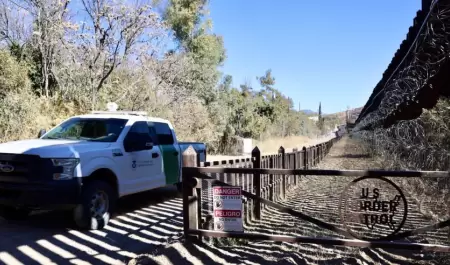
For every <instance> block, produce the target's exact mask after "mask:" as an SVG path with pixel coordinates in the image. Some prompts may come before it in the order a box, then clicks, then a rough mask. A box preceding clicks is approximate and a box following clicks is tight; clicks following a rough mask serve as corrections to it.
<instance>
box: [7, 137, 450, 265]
mask: <svg viewBox="0 0 450 265" xmlns="http://www.w3.org/2000/svg"><path fill="white" fill-rule="evenodd" d="M319 167H320V168H324V169H367V168H377V167H378V164H377V163H376V161H373V160H371V159H370V158H368V157H367V156H366V155H365V154H364V153H362V150H361V148H360V147H359V146H358V145H357V144H355V143H354V142H352V141H349V140H348V139H345V138H344V139H343V140H341V141H340V142H338V143H337V144H336V145H335V146H334V147H333V148H332V150H331V152H330V154H329V155H328V156H327V157H326V158H325V160H324V161H323V162H322V163H320V165H319ZM349 181H350V179H348V180H347V179H343V178H339V177H331V178H329V179H327V178H324V177H315V176H309V177H302V178H301V182H300V185H299V186H298V187H297V188H295V189H292V190H291V191H290V192H289V193H288V199H287V200H286V201H285V202H283V204H284V205H286V206H288V207H292V208H295V209H296V210H299V211H301V212H303V213H305V214H308V215H310V216H312V217H315V218H319V219H321V220H324V221H326V222H329V223H333V224H336V225H338V226H339V225H341V224H340V220H339V215H338V213H337V209H338V201H339V196H340V194H341V193H342V190H343V186H344V185H345V184H346V183H348V182H349ZM409 208H410V209H409V214H408V222H407V223H406V225H405V228H408V229H410V228H415V227H419V226H423V225H429V224H430V221H429V220H427V219H425V218H424V217H422V216H421V215H420V214H419V213H418V212H417V211H416V208H417V206H416V205H414V204H413V203H411V204H410V205H409ZM71 227H73V226H72V221H71V218H70V215H69V214H68V213H66V212H49V213H36V214H34V215H32V216H31V217H30V218H29V219H28V220H26V221H20V222H18V221H16V222H4V221H3V222H1V221H0V262H1V263H3V264H26V265H28V264H123V263H127V262H128V261H129V260H130V259H132V258H133V257H135V256H136V255H137V254H140V253H148V254H150V255H151V260H152V262H154V263H157V264H168V265H171V264H176V265H181V264H196V265H197V264H249V265H251V264H277V265H278V264H445V263H442V260H441V261H439V256H438V255H433V254H429V253H428V254H427V253H419V252H410V251H407V252H405V251H393V250H381V249H367V248H365V249H358V248H347V247H327V246H321V245H312V244H286V243H284V244H278V243H268V242H258V241H254V242H246V241H244V242H240V243H239V244H237V245H236V244H234V245H233V246H227V245H223V246H218V245H208V244H200V245H187V244H183V243H182V242H181V241H179V240H178V239H179V236H180V235H181V231H182V206H181V198H180V197H179V195H178V194H177V192H176V191H175V190H174V189H170V188H165V189H159V190H157V191H151V192H148V193H143V194H139V195H134V196H130V197H128V198H125V199H123V200H122V201H121V202H120V207H119V212H118V215H117V216H116V217H115V218H114V219H113V220H112V221H111V223H110V225H108V227H106V228H105V229H104V230H102V231H87V232H80V231H77V230H75V229H73V228H72V229H71ZM245 228H246V231H255V232H262V233H268V234H285V235H303V236H314V237H316V236H327V237H329V236H336V235H334V234H333V233H332V232H329V231H326V230H324V229H321V228H319V227H317V226H315V225H313V224H311V223H308V222H305V221H301V220H299V219H296V218H293V217H291V216H289V215H287V214H283V213H280V212H278V211H277V210H275V209H273V208H270V207H268V208H265V209H264V211H263V218H262V220H261V221H258V222H255V221H254V222H251V223H249V224H246V227H245ZM446 238H447V232H446V231H441V232H439V233H429V234H428V235H427V237H415V238H412V239H411V240H413V241H415V242H421V243H438V242H442V241H444V242H445V240H446ZM162 246H164V248H161V247H162ZM147 264H153V263H147Z"/></svg>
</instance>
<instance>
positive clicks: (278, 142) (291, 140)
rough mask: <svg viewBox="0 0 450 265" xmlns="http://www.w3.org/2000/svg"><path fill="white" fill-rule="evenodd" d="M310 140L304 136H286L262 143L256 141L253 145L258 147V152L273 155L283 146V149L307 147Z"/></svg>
mask: <svg viewBox="0 0 450 265" xmlns="http://www.w3.org/2000/svg"><path fill="white" fill-rule="evenodd" d="M310 142H311V139H310V138H309V137H306V136H288V137H279V138H269V139H265V140H262V141H256V142H255V143H254V145H256V146H258V148H259V150H260V151H261V152H262V153H265V154H269V153H270V154H274V153H277V152H278V149H279V148H280V147H281V146H283V147H284V148H285V149H292V148H299V149H300V148H303V146H306V145H308V143H310Z"/></svg>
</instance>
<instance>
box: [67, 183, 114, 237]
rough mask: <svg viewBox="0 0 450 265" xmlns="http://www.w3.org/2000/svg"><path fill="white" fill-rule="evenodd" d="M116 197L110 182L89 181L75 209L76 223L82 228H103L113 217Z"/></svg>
mask: <svg viewBox="0 0 450 265" xmlns="http://www.w3.org/2000/svg"><path fill="white" fill-rule="evenodd" d="M116 199H117V198H116V195H115V192H114V191H113V189H112V188H111V186H110V185H108V183H106V182H104V181H99V180H93V181H89V182H88V183H87V185H86V186H85V187H84V188H83V190H82V194H81V203H80V204H78V205H77V206H76V207H75V209H74V213H73V215H74V220H75V223H76V224H77V226H78V227H80V228H82V229H90V230H98V229H102V228H103V227H105V226H106V225H107V224H108V222H109V219H110V218H111V215H112V213H113V211H114V208H115V203H116Z"/></svg>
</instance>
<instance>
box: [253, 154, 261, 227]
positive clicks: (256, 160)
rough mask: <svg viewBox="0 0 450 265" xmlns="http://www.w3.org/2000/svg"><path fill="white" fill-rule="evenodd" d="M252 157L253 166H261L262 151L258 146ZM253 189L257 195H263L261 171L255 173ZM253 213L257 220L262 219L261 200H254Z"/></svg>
mask: <svg viewBox="0 0 450 265" xmlns="http://www.w3.org/2000/svg"><path fill="white" fill-rule="evenodd" d="M252 159H253V168H261V151H259V148H258V147H257V146H256V147H255V148H254V149H253V151H252ZM253 185H254V186H253V190H254V191H255V195H256V196H257V197H261V177H260V175H259V173H253ZM252 215H253V216H254V217H255V220H260V219H261V202H260V201H259V200H258V201H253V212H252Z"/></svg>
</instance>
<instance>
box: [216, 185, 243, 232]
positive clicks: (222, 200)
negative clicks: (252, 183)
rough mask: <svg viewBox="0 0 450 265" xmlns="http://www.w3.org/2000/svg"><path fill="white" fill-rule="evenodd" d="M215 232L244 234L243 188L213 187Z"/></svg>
mask: <svg viewBox="0 0 450 265" xmlns="http://www.w3.org/2000/svg"><path fill="white" fill-rule="evenodd" d="M213 211H214V230H218V231H224V232H231V231H233V232H243V231H244V226H243V223H242V212H243V211H242V188H241V187H233V186H215V187H213Z"/></svg>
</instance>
